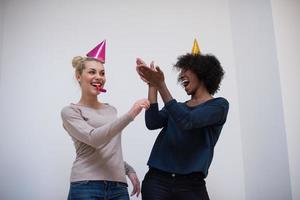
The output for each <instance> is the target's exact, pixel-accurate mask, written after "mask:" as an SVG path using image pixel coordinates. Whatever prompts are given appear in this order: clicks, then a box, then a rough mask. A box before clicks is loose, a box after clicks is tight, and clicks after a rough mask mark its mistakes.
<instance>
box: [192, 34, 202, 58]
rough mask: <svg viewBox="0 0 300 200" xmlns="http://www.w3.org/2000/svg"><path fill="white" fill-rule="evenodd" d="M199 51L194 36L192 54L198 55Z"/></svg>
mask: <svg viewBox="0 0 300 200" xmlns="http://www.w3.org/2000/svg"><path fill="white" fill-rule="evenodd" d="M200 53H201V51H200V48H199V45H198V42H197V39H196V38H195V39H194V45H193V48H192V54H193V55H198V54H200Z"/></svg>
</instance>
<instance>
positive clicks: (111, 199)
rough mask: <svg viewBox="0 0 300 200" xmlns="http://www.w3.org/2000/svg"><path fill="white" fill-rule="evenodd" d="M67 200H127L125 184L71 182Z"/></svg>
mask: <svg viewBox="0 0 300 200" xmlns="http://www.w3.org/2000/svg"><path fill="white" fill-rule="evenodd" d="M68 200H129V195H128V190H127V184H126V183H120V182H112V181H78V182H72V183H71V185H70V191H69V196H68Z"/></svg>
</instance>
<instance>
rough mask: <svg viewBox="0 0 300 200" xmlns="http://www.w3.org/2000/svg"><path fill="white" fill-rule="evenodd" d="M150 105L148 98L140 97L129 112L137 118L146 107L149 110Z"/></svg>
mask: <svg viewBox="0 0 300 200" xmlns="http://www.w3.org/2000/svg"><path fill="white" fill-rule="evenodd" d="M149 107H150V102H149V100H148V99H140V100H138V101H136V102H135V103H134V104H133V106H132V107H131V109H130V110H129V111H128V114H129V115H130V116H131V117H132V118H135V117H136V116H137V115H138V114H139V113H140V112H141V111H142V109H143V108H144V109H145V110H147V109H148V108H149Z"/></svg>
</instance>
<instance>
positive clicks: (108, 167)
mask: <svg viewBox="0 0 300 200" xmlns="http://www.w3.org/2000/svg"><path fill="white" fill-rule="evenodd" d="M103 63H104V62H103V60H101V59H98V58H91V57H80V56H78V57H75V58H74V59H73V61H72V64H73V67H74V69H75V75H76V79H77V80H78V83H79V85H80V87H81V98H80V100H79V101H78V102H77V103H72V104H70V105H68V106H66V107H64V108H63V109H62V111H61V116H62V120H63V127H64V128H65V130H66V131H67V132H68V133H69V135H70V136H71V138H72V140H73V142H74V146H75V149H76V159H75V161H74V163H73V167H72V171H71V184H70V191H69V196H68V199H70V200H73V199H76V200H79V199H84V200H92V199H93V200H94V199H108V200H109V199H114V200H128V199H129V195H128V190H127V183H126V176H125V175H127V176H128V177H129V179H130V180H131V182H132V184H133V191H132V194H131V195H136V196H138V195H139V193H140V183H139V180H138V178H137V175H136V173H135V171H134V170H133V168H132V167H130V166H129V165H128V164H127V163H126V162H124V161H123V157H122V149H121V132H122V130H123V129H124V128H125V127H126V126H127V125H128V124H129V123H130V122H131V121H133V120H134V118H135V117H136V116H137V115H138V114H139V113H140V112H141V110H142V109H143V108H145V109H147V108H148V107H149V106H150V105H149V101H148V100H146V99H141V100H138V101H136V102H135V103H134V104H133V106H132V107H131V109H129V111H128V112H127V113H125V114H123V115H121V116H120V117H117V110H116V108H114V107H113V106H111V105H109V104H107V103H103V102H101V101H99V100H98V98H97V96H98V95H99V94H100V93H101V91H102V92H104V91H105V90H104V89H103V87H104V85H105V82H106V77H105V69H104V66H103Z"/></svg>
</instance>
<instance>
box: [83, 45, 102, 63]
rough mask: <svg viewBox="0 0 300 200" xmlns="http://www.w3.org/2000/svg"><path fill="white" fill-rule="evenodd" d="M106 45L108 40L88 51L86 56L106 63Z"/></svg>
mask: <svg viewBox="0 0 300 200" xmlns="http://www.w3.org/2000/svg"><path fill="white" fill-rule="evenodd" d="M105 45H106V40H103V41H102V42H101V43H100V44H98V45H97V46H96V47H95V48H94V49H92V50H91V51H90V52H88V53H87V54H86V56H87V57H90V58H95V59H97V60H99V61H100V62H102V63H105Z"/></svg>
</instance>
